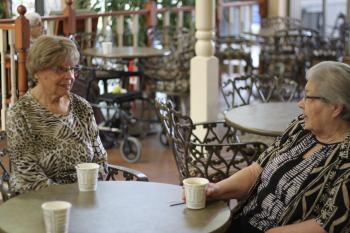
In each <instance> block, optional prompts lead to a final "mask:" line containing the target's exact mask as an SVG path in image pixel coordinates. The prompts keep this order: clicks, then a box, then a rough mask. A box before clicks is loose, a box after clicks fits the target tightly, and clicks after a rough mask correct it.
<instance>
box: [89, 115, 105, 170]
mask: <svg viewBox="0 0 350 233" xmlns="http://www.w3.org/2000/svg"><path fill="white" fill-rule="evenodd" d="M90 116H91V117H90V121H91V122H90V123H88V124H90V126H91V129H90V132H91V133H92V134H93V135H92V142H91V144H92V148H93V153H94V155H93V156H94V157H93V159H92V161H93V162H95V163H98V164H99V165H100V173H101V174H102V175H104V171H105V167H106V164H107V152H106V150H105V148H104V147H103V144H102V142H101V138H100V136H99V133H98V127H97V124H96V120H95V117H94V113H93V110H92V109H91V111H90Z"/></svg>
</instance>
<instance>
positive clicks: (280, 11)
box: [268, 0, 287, 17]
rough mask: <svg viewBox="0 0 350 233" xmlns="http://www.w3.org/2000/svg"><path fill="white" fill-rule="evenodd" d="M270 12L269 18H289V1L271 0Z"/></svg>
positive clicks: (269, 3) (269, 4) (269, 2)
mask: <svg viewBox="0 0 350 233" xmlns="http://www.w3.org/2000/svg"><path fill="white" fill-rule="evenodd" d="M268 12H269V17H277V16H281V17H285V16H287V0H269V1H268Z"/></svg>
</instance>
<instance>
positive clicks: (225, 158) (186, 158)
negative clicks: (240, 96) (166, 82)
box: [156, 101, 267, 183]
mask: <svg viewBox="0 0 350 233" xmlns="http://www.w3.org/2000/svg"><path fill="white" fill-rule="evenodd" d="M171 106H172V105H171V104H169V102H167V103H165V104H164V103H160V102H158V101H157V102H156V109H157V112H158V114H159V116H160V119H161V122H162V125H163V127H164V128H165V132H166V133H167V138H168V140H169V143H170V145H171V147H172V150H173V155H174V158H175V161H176V165H177V168H178V171H179V174H180V177H179V178H180V183H182V180H183V179H185V178H188V177H205V178H207V179H209V180H210V181H211V182H218V181H220V180H222V179H225V178H227V177H229V176H230V175H232V174H233V173H235V172H236V171H238V170H240V169H241V168H243V167H245V166H248V165H249V164H251V163H252V162H253V161H255V160H256V158H257V156H258V155H259V154H260V153H262V152H263V151H264V150H265V149H266V148H267V146H266V145H265V144H264V143H260V142H250V143H239V142H238V141H237V136H236V135H237V134H236V130H235V129H233V128H231V127H229V126H227V125H226V124H225V122H223V121H217V122H205V123H198V124H194V123H193V122H192V120H191V118H190V117H188V116H184V115H182V114H181V113H179V112H177V111H176V110H175V109H173V108H172V107H171Z"/></svg>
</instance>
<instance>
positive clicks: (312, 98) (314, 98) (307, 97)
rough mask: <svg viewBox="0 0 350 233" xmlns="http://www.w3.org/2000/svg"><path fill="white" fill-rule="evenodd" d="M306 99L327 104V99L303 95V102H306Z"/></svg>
mask: <svg viewBox="0 0 350 233" xmlns="http://www.w3.org/2000/svg"><path fill="white" fill-rule="evenodd" d="M307 99H310V100H322V101H324V102H328V99H327V98H325V97H322V96H312V95H305V96H304V97H303V100H304V101H306V100H307Z"/></svg>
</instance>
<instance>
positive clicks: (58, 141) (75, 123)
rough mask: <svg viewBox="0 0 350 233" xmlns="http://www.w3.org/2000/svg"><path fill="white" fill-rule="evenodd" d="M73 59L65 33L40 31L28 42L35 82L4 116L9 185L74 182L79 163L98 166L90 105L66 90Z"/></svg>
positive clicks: (101, 155) (20, 188)
mask: <svg viewBox="0 0 350 233" xmlns="http://www.w3.org/2000/svg"><path fill="white" fill-rule="evenodd" d="M78 61H79V52H78V50H77V48H76V46H75V44H74V42H72V41H71V40H69V39H68V38H65V37H58V36H41V37H39V38H38V39H37V40H36V41H35V43H34V44H33V45H32V46H31V47H30V50H29V54H28V57H27V69H28V73H29V75H30V76H31V77H33V78H34V79H35V83H36V85H35V86H34V88H32V89H30V90H29V91H28V92H27V93H26V94H25V95H24V96H23V97H22V98H21V99H20V100H19V101H18V102H16V103H15V105H14V106H12V107H11V108H10V110H9V112H8V118H7V122H6V123H7V125H6V131H7V135H8V153H9V155H10V160H11V165H12V171H11V178H10V185H11V190H12V191H15V192H18V193H22V192H25V191H28V190H36V189H40V188H43V187H46V186H49V185H52V184H66V183H73V182H76V181H77V176H76V169H75V166H76V165H77V164H79V163H85V162H95V163H98V164H100V165H101V166H100V168H101V172H102V171H103V168H104V165H105V162H106V158H107V153H106V151H105V149H104V148H103V145H102V143H101V140H100V138H99V134H98V128H97V125H96V122H95V118H94V115H93V110H92V108H91V106H90V104H89V103H88V102H87V101H86V100H85V99H83V98H81V97H79V96H77V95H75V94H73V93H71V92H70V90H71V88H72V85H73V82H74V80H75V66H76V65H77V63H78Z"/></svg>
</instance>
